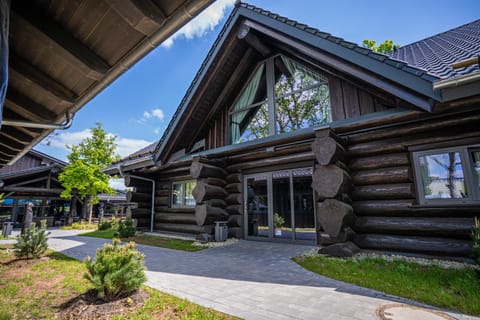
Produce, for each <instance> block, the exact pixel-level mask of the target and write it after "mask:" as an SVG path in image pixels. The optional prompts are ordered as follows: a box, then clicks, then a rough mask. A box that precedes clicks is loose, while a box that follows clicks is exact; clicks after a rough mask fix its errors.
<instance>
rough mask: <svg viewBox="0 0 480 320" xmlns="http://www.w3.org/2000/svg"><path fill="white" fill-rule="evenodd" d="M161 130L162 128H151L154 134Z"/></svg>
mask: <svg viewBox="0 0 480 320" xmlns="http://www.w3.org/2000/svg"><path fill="white" fill-rule="evenodd" d="M161 130H162V128H155V129H154V130H153V133H155V134H160V133H161V132H162V131H161Z"/></svg>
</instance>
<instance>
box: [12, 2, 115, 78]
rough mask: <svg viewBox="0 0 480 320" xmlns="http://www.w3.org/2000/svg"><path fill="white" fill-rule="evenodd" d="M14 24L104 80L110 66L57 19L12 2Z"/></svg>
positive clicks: (25, 5)
mask: <svg viewBox="0 0 480 320" xmlns="http://www.w3.org/2000/svg"><path fill="white" fill-rule="evenodd" d="M11 20H12V22H13V23H14V24H16V23H20V24H21V25H22V27H24V28H26V29H27V31H28V32H32V33H33V34H36V35H38V36H40V37H42V41H44V42H45V43H46V44H47V45H49V46H50V47H51V48H52V49H53V50H54V52H55V55H58V56H59V57H60V58H62V59H63V60H65V61H67V62H68V63H69V64H70V65H72V66H74V67H77V68H78V69H80V70H81V71H82V73H83V74H85V75H86V76H87V77H89V78H91V79H94V80H100V79H102V77H103V76H104V75H105V74H106V73H107V72H108V70H109V69H110V66H109V65H108V63H107V62H105V61H104V60H103V59H102V58H101V57H99V56H98V55H97V54H96V53H95V52H93V51H92V50H91V49H90V48H88V47H87V46H86V45H84V44H83V43H82V42H80V41H79V40H78V39H76V38H74V37H73V36H72V35H71V34H70V33H69V32H67V31H66V30H65V29H64V28H63V27H62V26H60V25H59V24H57V23H56V22H55V21H54V19H52V18H51V17H47V16H46V15H44V14H42V10H39V9H38V8H36V7H35V6H34V5H32V2H30V1H12V19H11Z"/></svg>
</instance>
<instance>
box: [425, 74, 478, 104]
mask: <svg viewBox="0 0 480 320" xmlns="http://www.w3.org/2000/svg"><path fill="white" fill-rule="evenodd" d="M433 89H434V90H436V91H438V92H440V93H441V95H442V98H443V99H442V100H443V102H450V101H453V100H458V99H463V98H469V97H472V96H478V95H480V72H476V73H471V74H467V75H462V76H457V77H454V78H451V79H446V80H441V81H437V82H434V83H433Z"/></svg>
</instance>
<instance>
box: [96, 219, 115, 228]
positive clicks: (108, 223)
mask: <svg viewBox="0 0 480 320" xmlns="http://www.w3.org/2000/svg"><path fill="white" fill-rule="evenodd" d="M108 229H112V221H110V220H102V222H100V223H99V224H98V230H108Z"/></svg>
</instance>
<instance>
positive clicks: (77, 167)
mask: <svg viewBox="0 0 480 320" xmlns="http://www.w3.org/2000/svg"><path fill="white" fill-rule="evenodd" d="M90 132H91V134H92V136H91V137H88V138H85V139H83V140H82V142H80V144H79V145H76V146H67V147H68V148H69V149H70V150H71V152H70V154H69V155H68V162H69V164H68V165H67V166H66V167H65V168H64V169H63V171H62V172H61V173H60V176H59V180H60V182H61V183H62V186H63V187H64V188H65V190H64V191H63V192H62V193H61V196H62V197H63V198H67V199H68V198H70V197H72V196H73V195H74V194H78V196H79V197H80V198H81V199H87V200H88V202H89V204H96V203H98V196H97V194H99V193H110V194H112V193H114V190H113V189H112V188H110V187H109V185H108V180H109V177H108V176H107V175H106V174H105V173H103V172H102V171H101V170H102V169H104V168H106V167H107V166H109V165H110V164H112V162H114V161H116V160H117V159H118V156H116V155H115V148H116V144H115V138H116V137H114V136H111V135H109V134H108V133H107V132H106V131H105V130H104V129H103V128H102V125H101V124H100V123H97V124H96V127H95V128H91V129H90Z"/></svg>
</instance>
